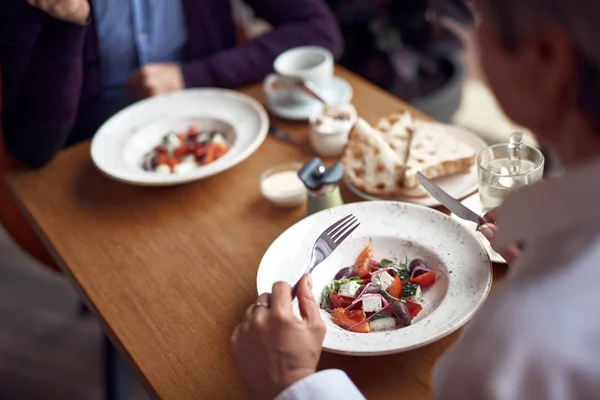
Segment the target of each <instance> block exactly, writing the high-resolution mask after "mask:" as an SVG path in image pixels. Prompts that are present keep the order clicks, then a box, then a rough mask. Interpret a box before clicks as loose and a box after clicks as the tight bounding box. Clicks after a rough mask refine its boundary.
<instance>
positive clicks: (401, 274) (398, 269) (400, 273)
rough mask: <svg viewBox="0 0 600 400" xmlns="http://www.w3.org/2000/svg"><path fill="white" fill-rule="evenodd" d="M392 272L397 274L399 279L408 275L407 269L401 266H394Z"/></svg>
mask: <svg viewBox="0 0 600 400" xmlns="http://www.w3.org/2000/svg"><path fill="white" fill-rule="evenodd" d="M394 272H395V273H396V275H398V278H400V280H401V281H404V280H406V279H408V278H409V277H410V274H409V273H408V270H407V269H405V268H402V267H394Z"/></svg>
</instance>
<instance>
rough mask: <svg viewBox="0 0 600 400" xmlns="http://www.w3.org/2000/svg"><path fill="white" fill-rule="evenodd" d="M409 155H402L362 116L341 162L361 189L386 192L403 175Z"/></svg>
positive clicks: (351, 132)
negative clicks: (402, 157) (405, 157)
mask: <svg viewBox="0 0 600 400" xmlns="http://www.w3.org/2000/svg"><path fill="white" fill-rule="evenodd" d="M405 164H406V159H401V158H400V157H399V156H398V154H397V153H396V152H395V151H394V150H392V148H391V147H390V146H389V144H388V143H387V142H386V141H385V139H384V138H383V134H382V133H381V132H380V131H378V130H377V129H375V128H373V127H372V126H371V125H370V124H369V123H368V122H366V121H365V120H364V119H362V118H359V119H358V120H357V121H356V124H355V125H354V127H353V128H352V130H351V131H350V137H349V141H348V145H347V146H346V149H345V150H344V154H343V156H342V165H343V166H344V170H345V171H346V175H347V177H348V179H349V180H350V181H351V182H352V184H353V185H354V186H355V187H357V188H358V189H359V190H361V191H363V192H366V193H371V194H376V195H387V194H389V193H393V192H395V191H396V189H397V187H398V185H399V182H398V181H399V180H401V179H402V177H403V176H404V165H405Z"/></svg>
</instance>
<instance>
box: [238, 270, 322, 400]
mask: <svg viewBox="0 0 600 400" xmlns="http://www.w3.org/2000/svg"><path fill="white" fill-rule="evenodd" d="M310 286H311V284H310V277H304V278H303V279H302V281H301V282H300V284H299V286H298V302H299V306H300V314H301V315H302V320H300V319H299V318H297V317H296V316H295V315H294V313H293V312H292V294H291V293H292V289H291V287H290V286H289V285H288V284H287V283H283V282H278V283H276V284H275V285H273V290H272V293H271V294H262V295H260V296H259V297H258V300H257V301H256V304H252V305H251V306H250V307H249V308H248V310H247V311H246V313H245V315H244V318H243V320H242V322H241V323H240V324H239V325H238V326H237V327H236V328H235V330H234V331H233V335H232V336H231V357H232V360H233V364H234V365H235V367H236V369H237V370H238V372H239V374H240V376H241V377H242V380H243V381H244V383H245V384H246V385H247V387H248V388H250V390H251V391H252V392H254V394H255V395H256V396H257V397H258V398H261V399H273V398H274V397H276V396H277V395H278V394H279V393H281V392H282V391H283V390H285V389H286V388H287V387H289V386H291V385H293V384H294V383H296V382H297V381H299V380H301V379H303V378H305V377H307V376H309V375H312V374H314V373H315V372H316V370H317V364H318V362H319V357H320V355H321V350H322V346H323V339H324V338H325V324H324V323H323V320H322V319H321V315H320V313H319V307H318V306H317V303H316V302H315V299H314V297H313V295H312V291H311V287H310Z"/></svg>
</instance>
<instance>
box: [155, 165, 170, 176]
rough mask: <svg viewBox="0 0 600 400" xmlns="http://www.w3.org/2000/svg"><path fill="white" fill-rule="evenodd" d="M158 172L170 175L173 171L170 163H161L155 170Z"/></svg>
mask: <svg viewBox="0 0 600 400" xmlns="http://www.w3.org/2000/svg"><path fill="white" fill-rule="evenodd" d="M154 172H156V173H157V174H162V175H169V174H170V173H171V168H169V166H168V165H165V164H160V165H158V166H157V167H156V169H155V170H154Z"/></svg>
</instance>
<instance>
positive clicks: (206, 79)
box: [182, 0, 342, 88]
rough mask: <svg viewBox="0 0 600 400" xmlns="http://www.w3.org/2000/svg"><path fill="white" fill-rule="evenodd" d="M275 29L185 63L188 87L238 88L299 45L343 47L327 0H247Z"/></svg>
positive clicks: (335, 50) (256, 78) (334, 49)
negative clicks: (325, 0) (283, 53)
mask: <svg viewBox="0 0 600 400" xmlns="http://www.w3.org/2000/svg"><path fill="white" fill-rule="evenodd" d="M246 3H247V4H248V5H249V6H250V7H252V8H253V9H254V11H255V13H256V16H257V17H259V18H262V19H265V20H266V21H268V22H269V23H271V25H273V28H274V29H273V30H272V31H271V32H269V33H267V34H265V35H262V36H260V37H258V38H256V39H254V40H251V41H249V42H248V43H245V44H243V45H241V46H238V47H235V48H232V49H229V50H225V51H222V52H219V53H217V54H215V55H212V56H210V57H207V58H205V59H202V60H197V61H192V62H189V63H186V64H184V65H182V71H183V76H184V79H185V83H186V86H187V87H198V86H219V87H225V88H235V87H239V86H243V85H247V84H250V83H255V82H258V81H260V80H262V79H263V78H264V77H265V76H266V75H268V74H269V73H270V72H272V69H273V67H272V65H273V60H274V59H275V57H277V56H278V55H279V54H280V53H281V52H283V51H285V50H287V49H289V48H292V47H296V46H303V45H317V46H322V47H325V48H327V49H329V50H331V51H332V52H333V53H334V54H335V55H336V56H337V55H339V54H340V53H341V51H342V37H341V33H340V31H339V27H338V25H337V22H336V20H335V18H334V16H333V14H332V13H331V11H330V10H329V8H328V7H327V6H326V5H325V3H324V2H323V0H289V1H287V0H286V1H283V0H246Z"/></svg>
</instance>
